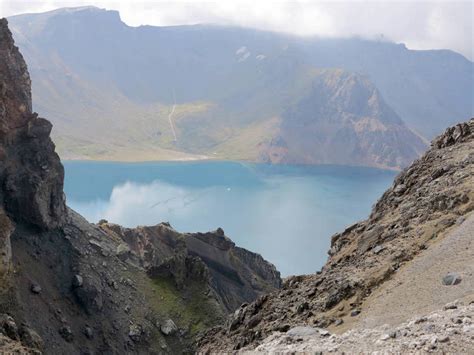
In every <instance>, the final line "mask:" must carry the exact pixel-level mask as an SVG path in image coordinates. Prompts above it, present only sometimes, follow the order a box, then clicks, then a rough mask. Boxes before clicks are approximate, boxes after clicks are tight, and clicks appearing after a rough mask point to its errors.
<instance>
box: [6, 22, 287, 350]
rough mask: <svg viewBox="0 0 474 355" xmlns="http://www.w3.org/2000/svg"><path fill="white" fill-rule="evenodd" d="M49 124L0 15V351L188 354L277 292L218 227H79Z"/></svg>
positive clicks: (274, 276)
mask: <svg viewBox="0 0 474 355" xmlns="http://www.w3.org/2000/svg"><path fill="white" fill-rule="evenodd" d="M51 128H52V126H51V124H50V123H49V121H47V120H45V119H43V118H40V117H38V116H37V114H35V113H33V112H32V105H31V93H30V78H29V75H28V71H27V67H26V64H25V62H24V60H23V58H22V56H21V54H20V53H19V51H18V48H16V47H15V45H14V43H13V39H12V36H11V33H10V31H9V29H8V25H7V21H6V20H5V19H2V20H0V197H1V199H0V223H1V229H0V256H1V264H0V277H1V279H0V333H1V335H0V352H2V353H8V352H11V351H18V352H20V353H22V352H24V353H26V352H31V353H39V352H42V351H44V352H45V353H49V354H79V353H81V354H85V353H87V354H94V353H97V354H99V353H100V354H102V353H114V354H115V353H182V352H189V351H192V349H193V348H192V343H193V340H194V337H195V335H196V334H197V333H198V332H200V331H203V330H205V329H207V328H208V327H210V326H212V325H215V324H218V323H219V322H221V320H222V318H223V317H224V316H225V315H226V314H227V312H228V311H232V310H233V309H234V308H235V307H236V305H238V304H240V303H242V302H249V301H251V300H253V299H255V297H257V296H258V295H259V294H261V293H263V292H268V291H271V290H273V289H275V288H277V287H279V285H280V282H281V281H280V276H279V273H278V272H277V271H276V270H275V267H274V266H273V265H271V264H269V263H267V262H266V261H265V260H263V259H262V258H261V257H260V256H259V255H256V254H254V253H251V252H248V251H246V250H244V249H241V248H238V247H236V246H235V245H234V244H233V243H232V242H231V241H230V240H229V239H228V238H227V237H225V235H224V233H223V231H222V230H218V231H216V232H211V233H205V234H193V235H182V234H180V233H177V232H176V231H174V230H173V229H172V228H170V227H169V225H166V224H162V225H158V226H155V227H150V228H146V227H141V228H137V229H135V230H127V229H122V228H121V227H119V226H116V225H110V224H108V223H105V222H103V223H101V224H100V225H94V224H90V223H88V222H87V221H86V220H85V219H84V218H82V217H81V216H80V215H78V214H77V213H75V212H74V211H72V210H70V209H68V208H67V207H66V205H65V200H64V194H63V177H64V171H63V167H62V165H61V162H60V160H59V157H58V155H57V154H56V153H55V147H54V144H53V143H52V141H51V139H50V132H51ZM221 267H222V268H221ZM217 270H222V271H225V272H221V273H219V272H218V271H217ZM227 292H232V293H233V294H232V296H230V297H225V294H226V293H227Z"/></svg>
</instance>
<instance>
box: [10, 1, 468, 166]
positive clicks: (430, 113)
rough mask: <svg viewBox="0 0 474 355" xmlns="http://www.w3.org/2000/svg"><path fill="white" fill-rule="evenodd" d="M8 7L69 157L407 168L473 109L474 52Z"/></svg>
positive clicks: (38, 96) (92, 11)
mask: <svg viewBox="0 0 474 355" xmlns="http://www.w3.org/2000/svg"><path fill="white" fill-rule="evenodd" d="M9 20H10V24H11V28H12V32H13V34H14V37H15V40H16V42H17V44H18V45H19V47H20V49H21V50H22V52H23V53H24V55H25V58H26V59H27V62H28V65H29V70H30V72H31V76H32V85H33V95H34V98H35V101H34V102H35V110H37V111H38V112H40V113H41V114H43V115H46V116H48V117H49V118H50V119H51V121H52V122H53V123H54V127H55V130H54V131H53V138H54V140H55V141H56V143H57V145H58V150H59V153H60V154H61V156H62V157H63V158H66V159H68V158H82V159H84V158H85V159H112V160H157V159H187V158H190V157H203V156H208V157H215V158H223V159H240V160H251V161H271V162H284V163H310V164H315V163H329V164H350V165H367V166H378V167H388V168H400V167H402V166H405V165H407V164H408V163H410V162H411V161H412V160H413V159H414V158H416V157H418V156H419V154H420V153H421V152H422V151H423V150H424V149H425V143H424V142H425V141H426V139H430V138H432V137H433V136H434V135H436V134H437V133H439V132H441V131H442V129H443V128H444V127H446V126H447V125H450V124H452V123H454V122H455V121H456V120H457V119H458V118H459V117H467V116H469V115H472V112H473V107H472V102H473V97H472V88H471V86H472V80H473V63H472V62H470V61H468V60H467V59H465V58H464V57H463V56H461V55H459V54H457V53H454V52H451V51H439V50H437V51H413V50H408V49H407V48H406V47H405V46H404V45H399V44H393V43H388V42H376V41H368V40H361V39H321V38H303V37H295V36H290V35H282V34H276V33H270V32H263V31H258V30H251V29H243V28H233V27H222V26H212V25H196V26H173V27H153V26H141V27H129V26H127V25H126V24H125V23H123V22H122V21H121V20H120V16H119V13H118V12H116V11H106V10H102V9H98V8H94V7H84V8H73V9H59V10H56V11H52V12H48V13H42V14H25V15H19V16H14V17H11V18H10V19H9ZM328 98H329V99H330V100H327V99H328ZM451 119H452V120H451ZM414 132H415V133H414ZM105 133H107V134H105Z"/></svg>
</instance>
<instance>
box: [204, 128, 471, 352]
mask: <svg viewBox="0 0 474 355" xmlns="http://www.w3.org/2000/svg"><path fill="white" fill-rule="evenodd" d="M473 210H474V119H471V120H470V121H468V122H465V123H460V124H458V125H456V126H454V127H451V128H449V129H447V130H446V132H445V133H444V134H442V135H441V136H439V137H437V138H436V139H434V141H433V143H432V147H431V149H430V150H429V151H428V152H427V153H426V154H425V155H424V156H423V157H421V158H420V159H418V160H416V161H415V162H414V163H413V164H412V165H411V166H410V167H408V168H407V169H405V170H404V171H403V172H401V173H400V174H399V175H398V176H397V177H396V179H395V181H394V183H393V186H392V187H391V188H390V189H388V190H387V191H386V192H385V193H384V194H383V196H382V197H381V198H380V199H379V201H378V202H377V203H376V205H375V206H374V208H373V210H372V213H371V214H370V216H369V218H368V219H367V220H365V221H362V222H359V223H356V224H354V225H352V226H350V227H348V228H347V229H346V230H345V231H343V232H342V233H338V234H336V235H334V236H333V237H332V240H331V249H330V250H329V259H328V261H327V263H326V265H325V266H324V267H323V268H322V270H321V271H320V272H319V273H317V274H313V275H301V276H294V277H290V278H287V279H286V280H285V281H284V283H283V286H282V289H281V290H280V291H277V292H276V293H272V294H269V295H266V296H262V297H260V298H259V299H257V301H255V302H253V303H251V304H249V305H243V306H242V307H241V308H240V309H239V310H238V311H236V312H235V313H234V315H232V316H231V317H230V319H229V320H228V321H227V323H226V325H225V326H221V327H218V328H215V329H213V330H211V331H210V332H209V333H208V334H207V335H206V336H205V337H204V338H202V339H201V340H200V343H199V345H200V349H201V351H203V352H206V351H232V350H238V349H242V348H243V349H246V350H250V349H254V348H255V347H256V346H258V345H259V344H260V343H261V342H262V341H263V339H264V338H266V337H267V336H269V335H270V334H272V333H274V332H280V334H281V336H282V337H284V336H285V333H286V332H287V331H288V330H289V329H291V328H292V327H295V326H311V327H319V328H329V329H332V328H336V329H338V330H339V331H342V330H343V329H349V328H350V327H351V324H352V323H355V322H356V320H357V319H362V318H363V317H364V314H365V311H366V309H369V308H370V307H371V304H370V302H373V303H374V304H375V303H377V302H378V303H380V307H379V308H381V309H383V312H384V313H385V315H384V316H383V317H380V318H382V321H386V320H387V319H389V318H390V317H389V313H390V312H389V310H387V309H386V307H387V306H386V305H385V303H384V302H383V300H388V299H390V298H389V297H390V296H389V294H390V293H394V292H396V291H397V286H398V285H400V284H403V283H409V284H412V283H413V282H412V280H413V279H416V276H417V274H420V273H422V272H423V270H425V269H426V268H427V267H428V266H426V265H427V264H426V263H424V264H421V263H420V264H421V265H422V266H421V267H419V268H414V269H413V270H412V269H409V270H411V274H409V275H408V276H407V277H405V278H400V279H396V277H397V275H398V274H402V273H403V272H405V270H407V269H408V268H409V267H410V265H412V264H413V263H414V261H416V260H418V259H420V258H422V257H424V255H428V254H427V253H428V252H430V251H431V250H435V248H440V245H442V244H441V243H442V242H443V241H444V240H446V242H448V244H449V242H451V244H449V245H450V247H449V248H448V250H449V249H450V248H451V249H452V248H454V247H455V246H456V245H457V244H456V243H458V242H459V238H457V239H456V237H455V236H454V235H455V234H452V233H451V231H453V230H456V228H459V225H461V224H462V223H463V221H464V220H466V219H467V216H468V215H469V214H470V213H471V212H472V211H473ZM465 223H467V222H465ZM471 232H472V230H471ZM464 233H469V228H468V229H467V232H464ZM465 238H467V240H468V241H469V235H467V236H465ZM471 240H472V237H471ZM466 243H467V242H466ZM462 250H467V251H469V250H472V249H469V247H465V248H462ZM444 254H446V253H444ZM434 255H437V256H436V257H437V258H438V259H437V262H438V263H441V262H442V261H443V257H442V255H443V254H442V253H436V254H435V253H434ZM440 255H441V256H440ZM448 257H449V258H453V259H456V258H460V257H461V256H460V255H452V256H448ZM425 259H426V257H425ZM465 260H467V261H465V264H464V267H463V270H464V271H465V272H464V275H462V276H460V275H454V276H451V278H450V279H451V280H452V281H451V282H450V285H453V286H445V285H446V284H447V283H446V282H445V281H443V280H444V278H443V276H444V277H445V275H442V276H440V277H439V279H437V280H436V281H435V286H434V287H432V288H433V289H434V291H433V292H436V293H438V295H437V296H438V298H439V299H440V300H442V299H443V298H442V297H441V294H442V293H443V292H445V293H447V297H454V296H460V297H461V296H462V297H468V298H469V297H471V299H469V300H468V301H473V302H474V291H472V289H471V290H470V291H469V288H468V289H463V288H460V289H459V290H460V292H458V293H456V292H454V291H447V290H446V289H440V287H457V286H456V285H458V284H459V283H460V285H463V282H464V283H467V284H471V283H468V282H472V281H473V280H472V272H471V271H470V270H471V269H472V266H471V265H472V258H470V257H469V256H468V255H467V256H465ZM446 265H448V266H449V265H451V267H452V266H453V265H454V260H447V262H446ZM449 271H453V270H449V269H447V270H445V272H446V273H448V272H449ZM405 273H406V272H405ZM430 276H431V275H430ZM463 278H464V281H462V279H463ZM391 279H396V280H397V284H395V285H392V286H391V287H392V288H390V289H388V290H387V292H385V293H384V292H381V291H380V290H382V289H383V287H384V285H385V284H386V283H387V284H388V282H387V281H389V280H391ZM454 279H456V281H453V280H454ZM421 282H422V281H420V283H419V284H418V285H416V284H415V285H413V287H412V288H414V291H413V292H416V289H417V287H418V288H419V290H420V295H419V296H418V297H421V287H422V284H421ZM426 282H428V281H426ZM450 290H455V289H450ZM375 291H377V298H376V297H374V299H371V300H370V302H369V301H367V300H368V299H369V297H370V296H371V295H372V294H373V293H374V292H375ZM433 292H431V293H433ZM450 295H451V296H450ZM428 296H429V295H428ZM415 298H416V297H415V296H413V298H411V299H407V300H406V302H405V305H403V304H400V306H399V307H400V309H403V308H408V304H410V303H416V300H414V299H415ZM377 299H379V300H381V301H377ZM427 301H428V302H429V304H425V305H423V307H424V308H425V309H426V308H427V306H430V305H431V303H433V305H434V306H436V304H434V302H435V301H436V300H433V299H429V300H428V299H427ZM394 302H395V301H394ZM428 302H427V303H428ZM397 305H398V304H397ZM423 307H420V308H423ZM372 308H373V307H372ZM380 312H382V311H380ZM380 312H379V313H380ZM372 313H374V312H373V311H372ZM384 317H385V318H384ZM367 323H368V322H367ZM382 324H383V323H382ZM276 337H277V338H278V335H276ZM273 340H275V338H273ZM280 343H281V342H280ZM262 349H263V350H265V349H267V350H268V348H265V347H262ZM294 349H296V348H294ZM298 349H302V348H298ZM446 349H448V350H449V349H452V348H446ZM278 350H279V351H282V349H281V347H280V348H278ZM290 350H291V349H288V351H290ZM305 350H308V348H305ZM360 350H361V351H363V349H360ZM472 350H474V349H472ZM354 351H357V349H354Z"/></svg>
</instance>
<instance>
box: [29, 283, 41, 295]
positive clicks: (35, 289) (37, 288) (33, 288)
mask: <svg viewBox="0 0 474 355" xmlns="http://www.w3.org/2000/svg"><path fill="white" fill-rule="evenodd" d="M30 291H31V292H32V293H34V294H36V295H38V294H40V293H41V291H42V289H41V286H40V285H38V284H36V283H34V284H32V285H31V286H30Z"/></svg>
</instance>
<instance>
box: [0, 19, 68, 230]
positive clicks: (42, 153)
mask: <svg viewBox="0 0 474 355" xmlns="http://www.w3.org/2000/svg"><path fill="white" fill-rule="evenodd" d="M0 56H1V58H2V61H1V62H0V140H1V147H0V148H1V150H0V158H1V165H0V179H1V182H2V186H3V189H2V191H1V193H2V196H1V197H2V199H1V201H2V206H1V207H2V209H5V210H6V211H7V213H8V214H9V215H10V216H13V219H21V220H23V221H25V222H28V223H31V224H34V225H36V226H38V227H40V228H43V229H44V228H51V227H56V226H59V225H61V223H62V222H63V220H64V217H65V202H64V196H63V179H64V169H63V167H62V165H61V162H60V161H59V157H58V155H57V154H56V153H55V152H54V144H53V142H52V141H51V139H50V137H49V135H50V133H51V128H52V125H51V123H49V122H48V121H47V120H45V119H43V118H39V117H38V116H37V114H35V113H33V112H32V104H31V82H30V76H29V74H28V71H27V68H26V64H25V62H24V60H23V57H22V56H21V54H20V52H19V51H18V49H17V48H16V47H15V45H14V43H13V39H12V37H11V33H10V31H9V30H8V28H7V21H6V20H5V19H3V20H1V22H0Z"/></svg>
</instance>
